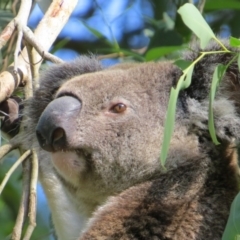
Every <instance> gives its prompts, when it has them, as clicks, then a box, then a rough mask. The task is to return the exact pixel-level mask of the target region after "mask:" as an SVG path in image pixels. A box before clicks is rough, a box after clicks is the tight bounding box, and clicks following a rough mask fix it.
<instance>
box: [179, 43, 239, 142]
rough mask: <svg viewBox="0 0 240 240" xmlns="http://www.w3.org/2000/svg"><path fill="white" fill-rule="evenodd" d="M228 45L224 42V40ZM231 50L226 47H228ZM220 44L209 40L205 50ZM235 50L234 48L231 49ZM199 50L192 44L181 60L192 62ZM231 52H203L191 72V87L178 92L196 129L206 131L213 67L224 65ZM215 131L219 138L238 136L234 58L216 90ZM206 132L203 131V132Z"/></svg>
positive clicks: (214, 49) (236, 77)
mask: <svg viewBox="0 0 240 240" xmlns="http://www.w3.org/2000/svg"><path fill="white" fill-rule="evenodd" d="M224 44H225V45H228V44H227V42H226V41H225V42H224ZM227 47H228V48H229V49H231V48H230V47H229V46H227ZM219 50H221V47H220V46H219V45H218V44H217V43H215V42H211V43H210V45H209V46H208V47H207V48H206V49H205V50H204V51H219ZM231 50H232V51H236V49H234V50H233V49H231ZM200 51H201V50H200V49H199V48H198V47H197V46H194V47H193V50H192V51H190V52H187V53H186V54H185V55H184V59H186V60H190V61H194V60H195V59H196V58H197V57H198V56H199V52H200ZM233 57H234V55H233V54H232V53H220V54H211V55H206V57H204V58H203V59H202V60H201V61H200V62H199V63H197V64H196V66H195V68H194V72H193V75H192V84H191V86H190V87H189V88H188V89H186V90H184V91H182V92H181V93H180V99H181V98H182V99H185V102H186V104H187V109H188V113H189V121H190V125H191V126H192V127H194V129H195V130H196V131H202V130H206V131H208V125H207V123H208V106H209V93H210V87H211V82H212V77H213V73H214V70H215V68H216V66H217V65H218V64H223V65H227V64H228V63H229V62H230V61H231V60H232V59H233ZM213 111H214V120H215V128H216V134H217V137H218V138H219V140H227V141H232V139H239V138H240V73H239V71H238V65H237V62H236V61H234V62H233V63H232V64H231V65H230V66H229V67H228V69H227V71H226V73H225V76H224V78H223V80H222V82H221V84H220V87H219V88H218V90H217V93H216V97H215V101H214V104H213ZM205 133H206V132H205Z"/></svg>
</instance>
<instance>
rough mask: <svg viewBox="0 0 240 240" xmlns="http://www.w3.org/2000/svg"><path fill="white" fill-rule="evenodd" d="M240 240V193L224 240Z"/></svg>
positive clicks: (236, 198)
mask: <svg viewBox="0 0 240 240" xmlns="http://www.w3.org/2000/svg"><path fill="white" fill-rule="evenodd" d="M235 239H236V240H238V239H240V193H238V195H237V196H236V197H235V199H234V201H233V203H232V206H231V210H230V215H229V218H228V222H227V226H226V228H225V231H224V233H223V237H222V240H235Z"/></svg>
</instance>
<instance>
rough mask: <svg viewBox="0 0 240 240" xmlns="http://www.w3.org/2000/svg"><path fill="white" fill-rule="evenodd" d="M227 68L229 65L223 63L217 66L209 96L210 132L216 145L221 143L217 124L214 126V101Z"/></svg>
mask: <svg viewBox="0 0 240 240" xmlns="http://www.w3.org/2000/svg"><path fill="white" fill-rule="evenodd" d="M226 69H227V66H224V65H222V64H219V65H217V67H216V68H215V70H214V73H213V79H212V84H211V89H210V96H209V114H208V129H209V132H210V136H211V138H212V140H213V142H214V143H215V144H216V145H217V144H220V143H219V142H218V140H217V137H216V131H215V126H214V117H213V102H214V98H215V95H216V91H217V88H218V86H219V83H220V82H221V80H222V78H223V76H224V74H225V72H226Z"/></svg>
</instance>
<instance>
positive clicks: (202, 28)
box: [178, 3, 216, 49]
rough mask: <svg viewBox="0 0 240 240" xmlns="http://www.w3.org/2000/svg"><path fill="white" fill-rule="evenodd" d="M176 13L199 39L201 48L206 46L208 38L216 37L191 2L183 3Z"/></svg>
mask: <svg viewBox="0 0 240 240" xmlns="http://www.w3.org/2000/svg"><path fill="white" fill-rule="evenodd" d="M178 13H179V14H180V15H181V17H182V20H183V22H184V23H185V25H186V26H187V27H189V28H190V29H191V30H192V31H193V32H194V33H195V34H196V35H197V37H198V38H199V39H200V46H201V48H202V49H204V48H205V47H206V46H207V44H208V42H209V41H210V39H212V38H214V39H216V37H215V35H214V33H213V31H212V29H211V28H210V27H209V25H208V24H207V22H206V21H205V20H204V18H203V16H202V15H201V13H200V12H199V11H198V9H197V8H196V7H195V6H194V5H193V4H190V3H186V4H184V5H183V6H182V7H180V8H179V9H178Z"/></svg>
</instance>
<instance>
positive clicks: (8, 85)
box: [0, 0, 77, 102]
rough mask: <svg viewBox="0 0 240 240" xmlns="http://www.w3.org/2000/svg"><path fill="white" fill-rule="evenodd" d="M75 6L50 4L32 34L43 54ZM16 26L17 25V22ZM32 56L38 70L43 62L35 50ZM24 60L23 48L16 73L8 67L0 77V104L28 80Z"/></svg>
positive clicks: (58, 0)
mask: <svg viewBox="0 0 240 240" xmlns="http://www.w3.org/2000/svg"><path fill="white" fill-rule="evenodd" d="M27 1H30V0H27ZM22 2H24V0H22ZM76 4H77V0H64V1H62V0H54V1H53V2H52V4H51V5H50V7H49V9H48V11H47V13H46V14H45V16H44V17H43V19H42V20H41V22H40V23H39V25H38V27H37V29H36V30H35V32H34V35H35V39H41V45H42V48H43V49H44V52H45V51H46V52H47V51H48V50H49V48H50V47H51V46H52V44H53V42H54V41H55V39H56V38H57V36H58V34H59V33H60V31H61V30H62V28H63V26H64V25H65V23H66V22H67V20H68V18H69V16H70V14H71V12H72V11H73V9H74V7H75V6H76ZM25 15H26V13H25ZM16 24H18V22H17V21H16ZM25 27H26V26H25ZM33 54H34V56H36V57H35V58H34V60H35V62H36V63H37V62H38V63H37V64H36V69H39V67H40V65H41V63H42V60H43V59H42V56H41V55H39V54H38V52H37V51H36V50H35V49H33ZM26 60H27V61H28V53H27V50H26V48H24V49H23V51H22V52H21V54H20V55H19V56H18V58H17V62H18V66H17V71H16V72H15V71H13V67H10V68H9V69H8V70H7V71H5V72H2V74H1V75H0V102H2V101H4V100H5V99H6V98H8V97H9V96H11V95H12V93H13V91H14V90H15V89H16V88H17V87H18V86H19V85H20V83H21V84H25V83H26V81H28V80H29V79H28V77H29V76H31V69H30V66H29V64H28V63H27V62H26Z"/></svg>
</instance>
